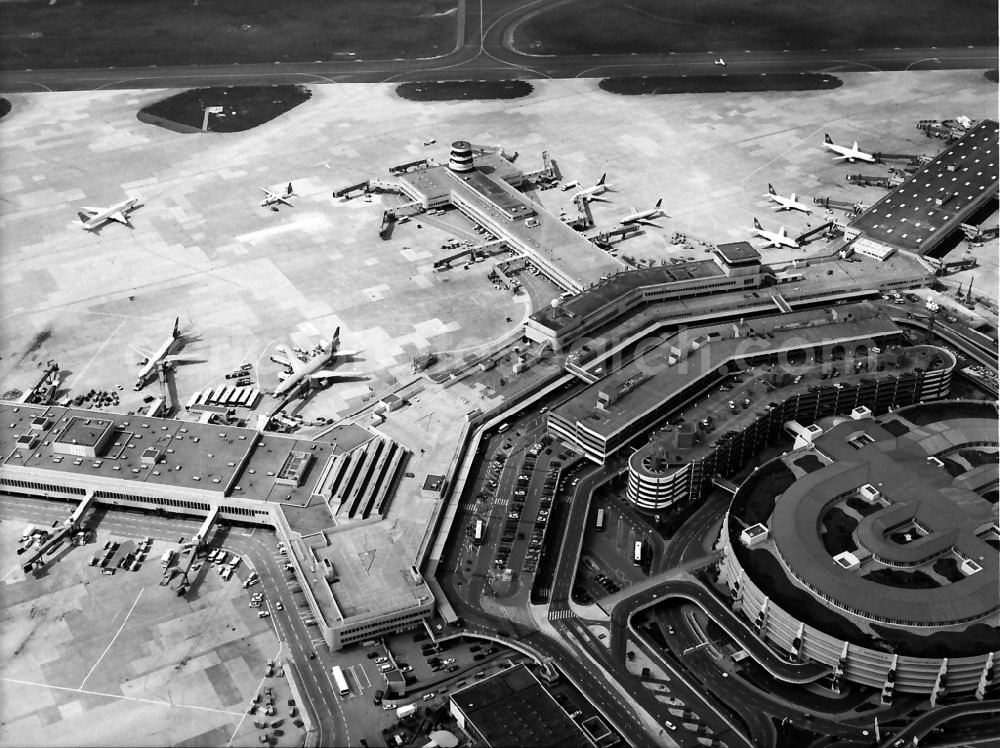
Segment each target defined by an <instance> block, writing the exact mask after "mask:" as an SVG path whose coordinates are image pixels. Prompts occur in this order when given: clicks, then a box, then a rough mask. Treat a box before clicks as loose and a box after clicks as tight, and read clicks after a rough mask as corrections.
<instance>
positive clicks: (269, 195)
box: [260, 182, 295, 208]
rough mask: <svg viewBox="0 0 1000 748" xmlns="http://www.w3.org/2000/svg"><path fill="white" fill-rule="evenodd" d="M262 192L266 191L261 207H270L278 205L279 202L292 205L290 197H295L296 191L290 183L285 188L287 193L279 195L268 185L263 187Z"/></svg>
mask: <svg viewBox="0 0 1000 748" xmlns="http://www.w3.org/2000/svg"><path fill="white" fill-rule="evenodd" d="M260 189H261V192H263V193H264V199H263V200H261V201H260V207H262V208H270V207H271V206H272V205H277V204H278V203H284V204H285V205H288V206H291V204H292V203H291V201H290V200H289V199H288V198H290V197H294V196H295V193H294V192H293V191H292V183H291V182H289V183H288V187H286V188H285V193H284V194H283V195H279V194H277V193H276V192H271V190H269V189H267V188H266V187H261V188H260Z"/></svg>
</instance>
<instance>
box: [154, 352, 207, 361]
mask: <svg viewBox="0 0 1000 748" xmlns="http://www.w3.org/2000/svg"><path fill="white" fill-rule="evenodd" d="M163 361H170V362H172V363H193V362H198V363H201V362H202V359H200V358H195V356H194V355H193V354H192V355H184V354H183V353H178V354H172V355H170V356H164V357H163Z"/></svg>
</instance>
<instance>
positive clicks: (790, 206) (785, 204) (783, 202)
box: [763, 182, 812, 213]
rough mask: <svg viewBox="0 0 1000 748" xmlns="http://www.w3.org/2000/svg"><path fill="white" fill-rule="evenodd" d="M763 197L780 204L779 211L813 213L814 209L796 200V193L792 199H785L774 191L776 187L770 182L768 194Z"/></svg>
mask: <svg viewBox="0 0 1000 748" xmlns="http://www.w3.org/2000/svg"><path fill="white" fill-rule="evenodd" d="M763 197H766V198H769V199H771V200H773V201H774V202H776V203H777V204H778V208H777V209H778V210H801V211H802V212H803V213H812V208H810V207H809V206H808V205H806V204H805V203H800V202H799V201H798V200H796V199H795V193H794V192H793V193H792V196H791V197H783V196H782V195H779V194H778V193H777V192H775V191H774V187H772V186H771V183H770V182H768V185H767V194H766V195H763Z"/></svg>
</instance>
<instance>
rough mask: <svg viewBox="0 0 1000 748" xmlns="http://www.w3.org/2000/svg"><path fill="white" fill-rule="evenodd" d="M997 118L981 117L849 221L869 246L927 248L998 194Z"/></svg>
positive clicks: (999, 126) (917, 250) (850, 228)
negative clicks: (978, 121)
mask: <svg viewBox="0 0 1000 748" xmlns="http://www.w3.org/2000/svg"><path fill="white" fill-rule="evenodd" d="M998 134H1000V124H998V123H997V122H996V121H995V120H989V119H987V120H983V121H982V122H980V123H979V124H978V125H976V126H975V127H973V128H972V129H971V130H969V131H968V132H967V133H966V134H965V135H963V136H962V138H960V139H959V140H958V141H956V142H955V143H953V144H952V145H951V146H949V147H948V148H947V149H946V150H945V151H944V152H943V153H941V155H939V156H938V157H937V158H935V159H933V160H931V161H930V162H929V163H927V164H925V165H924V166H923V167H921V168H920V169H919V170H918V171H917V172H916V173H914V174H913V176H911V177H910V178H909V179H907V180H906V181H905V182H904V183H903V184H901V185H899V186H898V187H896V188H895V189H893V190H892V191H890V192H889V193H888V194H886V195H885V196H883V197H882V198H881V199H880V200H879V201H878V202H876V203H875V204H874V205H872V206H871V207H870V208H869V209H868V210H866V211H865V212H864V213H862V214H861V215H860V216H858V217H857V218H855V219H854V220H853V221H851V222H850V224H849V226H848V236H849V237H853V236H857V235H861V236H862V237H863V238H864V239H866V240H867V242H866V243H864V244H861V246H862V247H865V246H867V247H868V248H869V249H868V251H872V250H876V251H877V250H878V249H879V248H881V250H882V251H883V252H884V251H890V252H891V251H893V250H896V249H900V250H906V251H910V252H915V253H918V254H928V253H930V252H932V251H933V250H934V249H936V248H937V247H938V246H939V245H940V244H941V243H942V242H943V241H944V240H945V239H947V238H948V236H950V235H951V234H952V233H953V232H955V231H957V230H958V229H959V227H960V225H961V224H962V223H964V222H965V221H968V220H969V219H970V218H971V217H972V215H973V214H975V213H976V211H978V210H979V209H980V208H982V207H983V206H984V205H985V204H986V203H987V202H989V201H990V200H995V199H996V197H997V191H998V183H997V148H998V144H997V137H998Z"/></svg>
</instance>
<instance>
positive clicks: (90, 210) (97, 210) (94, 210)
mask: <svg viewBox="0 0 1000 748" xmlns="http://www.w3.org/2000/svg"><path fill="white" fill-rule="evenodd" d="M102 210H104V208H90V207H87V208H80V212H81V213H86V214H87V215H88V216H96V215H97V214H98V213H100V212H101V211H102Z"/></svg>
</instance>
